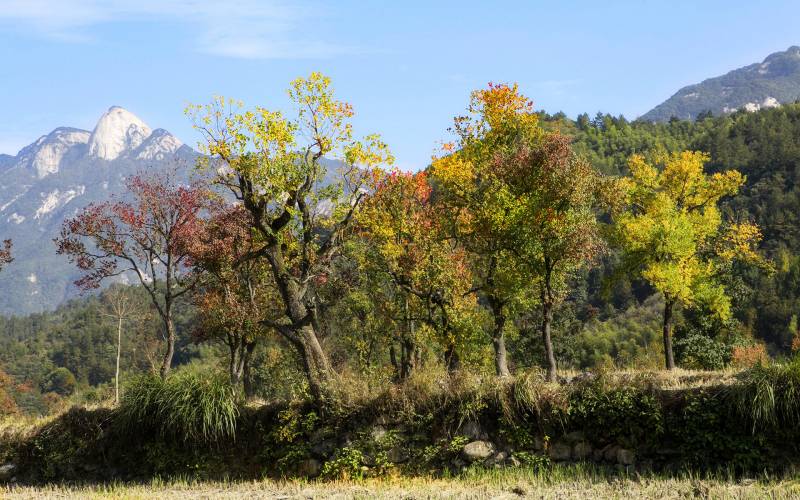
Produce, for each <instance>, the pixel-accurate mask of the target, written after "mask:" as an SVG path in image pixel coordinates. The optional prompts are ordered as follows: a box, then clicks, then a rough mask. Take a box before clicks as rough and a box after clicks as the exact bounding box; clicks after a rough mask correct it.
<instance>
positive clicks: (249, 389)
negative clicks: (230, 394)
mask: <svg viewBox="0 0 800 500" xmlns="http://www.w3.org/2000/svg"><path fill="white" fill-rule="evenodd" d="M255 348H256V343H255V342H245V350H244V361H243V363H242V388H243V389H244V398H245V400H248V401H249V400H251V399H253V396H255V388H254V387H253V378H252V374H251V373H250V360H251V359H252V357H253V351H254V350H255Z"/></svg>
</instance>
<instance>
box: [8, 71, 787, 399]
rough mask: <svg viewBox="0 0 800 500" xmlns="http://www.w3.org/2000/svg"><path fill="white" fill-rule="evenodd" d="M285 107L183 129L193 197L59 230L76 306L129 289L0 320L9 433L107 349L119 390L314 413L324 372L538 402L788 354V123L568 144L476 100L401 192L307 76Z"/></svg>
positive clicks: (99, 364)
mask: <svg viewBox="0 0 800 500" xmlns="http://www.w3.org/2000/svg"><path fill="white" fill-rule="evenodd" d="M289 96H290V98H291V100H292V101H293V102H294V103H295V104H296V105H297V109H298V113H297V115H296V116H295V117H293V118H291V119H290V118H287V117H285V116H284V115H283V114H282V113H280V112H274V111H270V110H267V109H264V108H254V109H246V108H243V106H242V105H241V104H240V103H237V102H235V101H231V100H226V99H222V98H219V99H215V100H214V101H213V102H212V103H211V104H209V105H205V106H192V107H190V108H189V109H188V110H187V113H188V114H189V116H190V118H191V119H192V120H193V122H194V123H195V126H196V128H197V129H198V130H199V131H200V133H201V134H202V135H203V137H204V142H203V144H202V145H201V148H202V152H203V153H204V156H203V157H202V159H201V164H200V165H198V170H199V171H200V172H204V173H206V174H207V175H206V178H207V181H206V182H197V183H193V184H190V185H187V184H186V183H181V182H179V181H178V180H176V179H174V178H171V177H170V176H169V175H168V174H164V175H161V176H156V177H149V178H148V177H145V176H143V177H138V178H134V179H131V180H130V181H129V186H128V187H129V194H130V198H129V199H127V200H125V201H122V200H111V201H109V202H108V203H105V204H99V205H94V206H90V207H87V208H86V209H85V210H84V211H83V212H81V213H79V214H78V215H77V216H76V217H75V218H73V219H71V220H68V221H65V224H64V229H63V231H62V234H61V236H60V237H59V238H58V239H57V241H56V243H57V251H58V252H59V253H61V254H64V255H65V257H66V258H69V259H71V260H72V261H73V262H74V263H75V264H76V265H77V266H78V268H79V269H81V270H82V271H83V273H84V274H83V277H82V278H81V280H79V282H78V283H77V285H78V286H80V287H83V288H85V289H87V290H94V289H96V288H97V287H99V286H100V285H101V284H105V283H106V282H108V281H109V280H111V279H113V278H114V277H116V276H118V275H120V274H121V273H125V274H126V275H127V276H129V277H130V278H131V279H133V280H134V282H137V281H138V284H137V285H135V286H120V285H116V286H114V287H112V288H111V289H109V290H108V291H105V292H102V293H100V294H99V295H95V296H89V297H86V298H84V299H80V300H74V301H71V302H69V303H67V304H65V305H64V306H62V307H60V308H59V309H58V310H56V311H53V312H47V313H42V314H34V315H30V316H27V317H10V318H2V319H0V369H2V374H0V386H1V387H2V389H3V392H2V393H0V408H2V409H3V411H6V412H12V411H18V410H22V411H26V412H39V413H44V412H46V411H48V410H49V409H52V408H54V407H57V406H59V405H61V404H63V402H64V401H65V400H66V399H68V398H72V399H73V400H74V399H75V398H81V399H82V400H84V401H85V400H91V399H93V398H94V399H97V400H99V399H105V398H108V397H110V394H111V393H112V381H113V379H114V378H115V376H116V375H115V374H116V366H115V363H116V357H117V349H118V347H119V354H120V356H119V359H120V372H121V374H122V378H123V382H124V379H125V377H127V376H131V375H134V374H136V373H142V372H152V373H160V374H161V376H162V377H166V376H168V373H169V371H170V369H171V367H173V366H175V365H182V364H187V363H193V364H198V365H201V366H204V367H210V366H213V367H217V368H221V369H224V370H225V371H226V372H227V373H228V374H229V376H230V379H231V381H232V382H233V383H234V384H236V385H237V386H239V387H241V388H242V390H243V391H244V392H245V393H246V394H247V395H248V396H251V397H261V398H264V399H274V398H293V397H301V396H310V397H312V398H315V399H319V398H322V397H324V391H325V385H326V383H327V381H328V380H330V379H331V378H333V377H336V376H337V375H338V374H342V373H352V374H356V375H358V376H361V377H367V378H369V379H371V380H375V381H398V380H402V379H404V378H407V377H409V376H410V375H411V374H412V373H413V372H414V371H415V370H420V369H423V368H424V367H427V366H432V365H438V366H444V367H445V368H446V369H448V370H450V371H457V370H464V369H467V370H471V371H477V372H480V373H485V374H487V375H490V374H493V375H496V376H501V377H502V376H506V375H508V374H511V373H513V372H515V371H519V370H524V369H529V368H535V367H537V368H538V367H541V368H542V369H544V370H545V373H546V374H547V375H546V376H547V377H548V378H549V379H551V380H555V379H556V377H557V374H558V372H559V371H563V370H565V369H594V368H597V367H617V368H626V367H632V368H660V367H662V366H665V365H666V367H668V368H672V367H674V366H676V365H677V366H684V367H688V368H697V369H716V368H722V367H724V366H727V365H730V364H741V365H749V364H753V363H755V362H758V361H762V360H766V358H767V356H773V357H776V356H785V355H788V354H790V353H791V352H792V351H793V350H797V349H798V347H800V340H798V338H799V335H798V318H797V311H798V305H800V304H798V293H800V286H799V284H798V271H800V269H799V266H800V260H798V259H799V257H798V255H797V254H796V250H794V249H797V248H800V245H798V233H797V231H798V228H799V227H800V226H798V221H797V214H798V208H800V206H798V190H797V189H798V188H797V186H796V176H797V172H798V168H800V167H798V166H799V165H800V158H798V154H800V105H797V104H795V105H786V106H782V107H780V108H775V109H768V110H762V111H760V112H757V113H735V114H732V115H726V116H723V117H713V116H709V115H707V114H706V115H704V116H701V117H700V118H698V120H697V121H695V122H686V121H678V120H673V121H670V122H669V123H666V124H652V123H643V122H629V121H627V120H626V119H624V118H623V117H613V116H610V115H601V114H598V115H597V116H596V117H595V118H593V119H592V118H590V117H589V116H588V115H580V116H579V117H578V118H577V119H576V120H571V119H569V118H567V117H566V116H564V115H563V114H556V115H547V114H545V113H540V112H535V111H534V108H533V104H532V103H531V101H529V100H528V99H527V98H526V97H525V96H523V95H521V94H520V93H519V91H518V89H517V87H516V86H515V85H503V84H500V85H494V84H490V85H489V87H487V88H486V89H482V90H478V91H476V92H474V93H473V94H472V96H471V100H470V102H469V105H468V108H467V112H466V114H465V115H464V116H461V117H457V118H456V119H455V121H454V125H453V127H452V129H451V132H452V136H453V141H452V142H445V143H443V144H442V147H441V150H440V151H439V152H438V153H437V154H436V156H435V157H434V158H433V160H432V162H431V164H430V165H429V166H427V168H425V169H423V170H421V171H419V172H416V173H406V172H400V171H397V170H393V169H392V168H391V160H392V158H391V154H390V152H389V149H388V146H387V145H386V144H384V143H383V142H382V140H381V139H380V137H378V136H376V135H370V136H367V137H365V138H363V139H360V140H357V139H355V138H354V136H353V132H352V129H351V126H350V119H351V117H352V114H353V109H352V107H351V106H350V105H349V104H347V103H344V102H342V101H339V100H337V99H336V98H335V96H334V95H333V92H332V89H331V87H330V81H329V80H328V79H327V78H325V77H324V76H322V75H319V74H316V73H315V74H312V75H311V76H310V77H309V78H307V79H298V80H296V81H295V82H293V83H292V86H291V87H290V90H289ZM333 158H336V159H337V160H338V163H335V164H332V163H331V162H329V161H328V160H330V159H333ZM329 169H335V170H336V175H335V176H332V175H331V173H330V172H328V170H329ZM331 178H334V179H336V180H335V181H334V182H331V181H330V179H331ZM232 199H236V200H237V201H238V203H234V204H232V203H230V201H231V200H232ZM121 301H122V302H121ZM123 302H124V303H125V304H126V307H125V308H124V311H126V312H125V313H124V314H122V313H120V311H121V310H122V309H120V307H114V306H115V304H116V305H117V306H119V305H120V304H121V303H123ZM120 325H123V326H120ZM118 333H120V335H119V337H118ZM118 338H119V339H121V340H120V344H119V346H118V344H117V342H118Z"/></svg>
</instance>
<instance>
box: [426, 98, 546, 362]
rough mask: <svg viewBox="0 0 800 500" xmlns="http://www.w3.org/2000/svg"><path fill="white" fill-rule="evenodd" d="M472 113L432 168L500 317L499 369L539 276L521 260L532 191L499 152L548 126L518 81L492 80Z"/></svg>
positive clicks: (453, 232) (479, 282) (447, 217)
mask: <svg viewBox="0 0 800 500" xmlns="http://www.w3.org/2000/svg"><path fill="white" fill-rule="evenodd" d="M467 111H468V113H467V115H465V116H460V117H456V118H455V122H454V126H453V128H452V131H453V132H454V133H455V134H456V137H457V142H456V143H447V144H445V145H444V148H443V153H444V154H443V155H442V156H441V157H440V158H436V159H435V161H434V162H433V165H432V168H431V175H432V178H433V182H434V184H435V185H436V187H437V198H438V202H439V203H440V204H442V205H444V206H446V207H447V208H446V210H445V211H444V212H443V215H444V218H443V219H442V224H443V225H444V226H445V231H446V233H447V234H448V236H449V237H451V238H453V239H454V240H456V241H458V242H459V244H460V245H462V246H463V247H464V248H465V249H466V250H467V252H468V253H469V257H470V267H471V268H472V270H473V277H474V286H473V288H472V291H474V292H477V293H480V294H481V295H482V297H483V298H484V300H485V303H486V304H487V306H488V309H489V311H490V312H491V314H492V317H493V326H492V328H491V332H490V336H491V340H492V346H493V348H494V361H495V371H496V374H497V375H498V376H508V375H509V374H510V372H509V369H508V359H507V353H506V344H505V330H506V326H507V324H508V314H509V308H511V307H512V306H513V305H515V304H519V303H520V302H521V301H524V297H525V295H526V293H525V292H526V291H527V290H528V289H529V287H530V284H531V283H530V282H531V281H532V279H533V276H532V275H531V274H530V273H526V271H527V270H529V268H527V267H525V266H521V265H520V261H519V258H518V253H517V251H516V250H517V249H518V248H519V245H520V242H519V241H516V238H517V237H518V236H519V234H518V233H517V232H515V231H514V230H513V229H514V224H516V222H517V221H516V217H517V215H516V212H517V211H518V209H519V207H520V206H521V205H520V204H521V202H522V201H523V198H524V197H525V196H526V195H527V194H528V193H525V192H523V191H520V190H516V191H513V190H512V189H511V187H512V186H510V185H509V182H511V181H512V179H509V178H506V177H504V175H502V174H504V173H505V172H507V170H503V169H497V168H496V167H497V165H496V159H497V158H498V157H499V156H501V155H503V154H504V151H506V150H508V149H509V148H511V147H512V145H513V144H514V143H516V142H518V141H526V142H527V143H529V144H533V143H535V142H536V141H538V140H540V139H541V137H542V136H543V135H544V131H543V130H542V129H541V128H540V127H539V124H538V116H537V115H536V114H535V113H534V112H533V105H532V103H531V101H530V100H528V99H527V98H526V97H525V96H523V95H522V94H520V93H519V91H518V88H517V86H516V85H506V84H492V83H490V84H489V86H488V88H486V89H482V90H476V91H475V92H473V93H472V95H471V98H470V104H469V106H468V108H467Z"/></svg>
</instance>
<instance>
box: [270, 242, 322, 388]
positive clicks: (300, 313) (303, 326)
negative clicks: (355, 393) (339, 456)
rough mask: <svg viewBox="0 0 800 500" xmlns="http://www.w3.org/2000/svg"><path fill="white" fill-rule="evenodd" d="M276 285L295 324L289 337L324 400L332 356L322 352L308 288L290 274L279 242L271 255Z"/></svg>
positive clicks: (311, 383)
mask: <svg viewBox="0 0 800 500" xmlns="http://www.w3.org/2000/svg"><path fill="white" fill-rule="evenodd" d="M267 256H268V259H269V262H270V267H271V268H272V274H273V276H274V277H275V283H276V284H277V285H278V290H279V291H280V293H281V298H282V299H283V304H284V306H285V308H286V315H287V316H288V317H289V320H290V321H291V322H292V326H290V327H289V330H290V332H289V334H288V337H287V338H289V339H290V341H291V342H292V344H293V345H294V346H295V348H296V349H297V350H298V354H299V355H300V357H301V359H302V360H303V368H304V370H305V372H306V378H307V379H308V386H309V389H310V390H311V395H312V396H313V397H314V399H315V401H316V402H318V403H319V402H321V401H322V396H323V386H324V385H325V383H326V382H328V380H330V377H331V373H332V370H331V366H330V362H329V361H328V356H327V355H326V354H325V351H323V350H322V345H321V344H320V342H319V337H318V336H317V331H316V330H315V328H314V324H315V323H316V321H315V318H314V311H311V310H309V308H308V307H307V306H306V302H305V294H306V290H305V285H301V284H300V283H298V282H297V280H296V279H295V278H294V277H293V276H292V275H291V274H290V273H289V271H288V269H287V268H286V265H285V263H284V261H283V253H282V250H281V248H280V244H278V243H275V244H274V245H273V246H272V247H271V249H270V251H269V252H268V254H267Z"/></svg>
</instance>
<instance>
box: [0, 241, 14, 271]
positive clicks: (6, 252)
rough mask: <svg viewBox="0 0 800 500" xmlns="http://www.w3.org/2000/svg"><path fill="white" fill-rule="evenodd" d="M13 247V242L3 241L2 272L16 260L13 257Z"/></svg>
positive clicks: (0, 256)
mask: <svg viewBox="0 0 800 500" xmlns="http://www.w3.org/2000/svg"><path fill="white" fill-rule="evenodd" d="M11 247H12V243H11V240H3V248H0V270H2V269H3V267H5V266H6V265H7V264H10V263H11V262H12V261H13V260H14V258H13V257H12V256H11Z"/></svg>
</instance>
